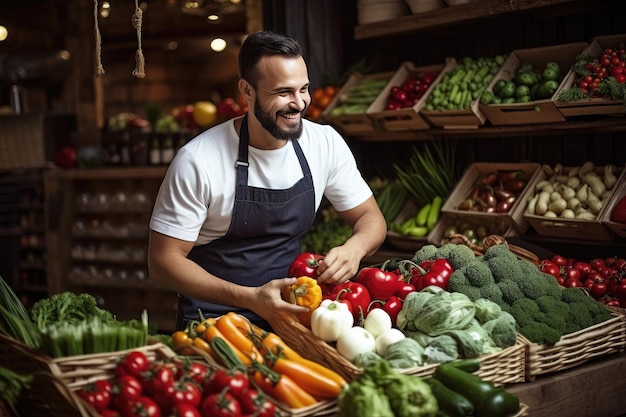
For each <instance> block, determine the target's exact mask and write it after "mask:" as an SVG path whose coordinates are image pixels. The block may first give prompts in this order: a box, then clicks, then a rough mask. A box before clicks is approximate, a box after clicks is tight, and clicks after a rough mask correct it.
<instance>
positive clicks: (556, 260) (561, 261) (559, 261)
mask: <svg viewBox="0 0 626 417" xmlns="http://www.w3.org/2000/svg"><path fill="white" fill-rule="evenodd" d="M552 263H553V264H555V265H556V266H565V265H567V259H566V258H565V257H564V256H561V255H554V256H553V257H552Z"/></svg>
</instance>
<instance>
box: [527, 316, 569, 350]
mask: <svg viewBox="0 0 626 417" xmlns="http://www.w3.org/2000/svg"><path fill="white" fill-rule="evenodd" d="M519 332H520V333H521V334H522V335H523V336H524V337H526V338H527V339H528V340H530V341H531V342H533V343H538V344H546V345H554V344H555V343H556V342H558V341H559V340H561V336H562V334H561V333H559V331H558V330H556V329H554V328H552V327H550V326H548V325H547V324H545V323H542V322H539V321H533V322H531V323H529V324H527V325H526V326H523V327H521V328H520V330H519Z"/></svg>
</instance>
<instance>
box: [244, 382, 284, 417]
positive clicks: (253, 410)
mask: <svg viewBox="0 0 626 417" xmlns="http://www.w3.org/2000/svg"><path fill="white" fill-rule="evenodd" d="M239 402H240V403H241V410H242V412H243V413H244V414H246V415H247V414H249V415H255V416H257V417H274V416H275V415H276V405H275V404H274V403H273V402H272V401H270V400H269V398H268V397H267V396H266V395H265V394H264V393H262V392H259V391H257V390H255V389H253V388H250V389H247V390H246V391H245V392H244V393H243V394H242V395H241V397H240V398H239Z"/></svg>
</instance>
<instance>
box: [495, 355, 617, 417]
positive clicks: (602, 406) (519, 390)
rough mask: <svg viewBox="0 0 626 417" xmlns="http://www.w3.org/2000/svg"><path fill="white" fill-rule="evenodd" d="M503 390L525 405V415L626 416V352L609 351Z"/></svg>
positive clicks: (570, 416) (573, 416) (550, 416)
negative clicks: (562, 369)
mask: <svg viewBox="0 0 626 417" xmlns="http://www.w3.org/2000/svg"><path fill="white" fill-rule="evenodd" d="M506 389H507V391H510V392H513V393H515V394H517V395H518V397H519V398H520V401H521V402H523V403H525V404H526V405H528V407H529V410H528V417H560V416H563V417H618V416H620V417H624V416H626V354H624V353H622V354H613V355H609V356H607V357H604V358H601V359H596V360H592V361H589V362H587V363H585V364H583V365H581V366H577V367H575V368H571V369H567V370H564V371H560V372H556V373H550V374H546V375H539V376H538V377H537V378H536V379H535V380H534V381H532V382H524V383H519V384H509V385H507V386H506Z"/></svg>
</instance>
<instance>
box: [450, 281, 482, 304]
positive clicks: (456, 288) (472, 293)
mask: <svg viewBox="0 0 626 417" xmlns="http://www.w3.org/2000/svg"><path fill="white" fill-rule="evenodd" d="M447 291H449V292H452V293H455V292H458V293H461V294H464V295H465V296H467V298H469V299H470V300H472V301H476V300H478V299H479V298H483V297H482V296H481V294H480V289H479V288H476V287H472V286H471V285H469V284H465V285H463V284H456V285H453V286H452V287H450V281H448V288H447Z"/></svg>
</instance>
